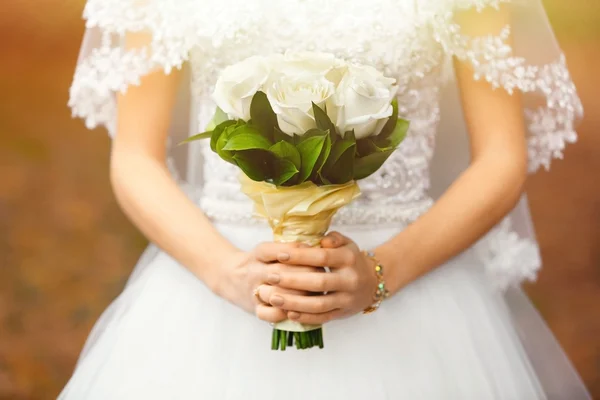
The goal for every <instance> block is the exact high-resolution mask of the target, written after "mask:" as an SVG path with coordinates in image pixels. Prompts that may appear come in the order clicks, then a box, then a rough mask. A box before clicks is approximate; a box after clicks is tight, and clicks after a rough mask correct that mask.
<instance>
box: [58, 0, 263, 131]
mask: <svg viewBox="0 0 600 400" xmlns="http://www.w3.org/2000/svg"><path fill="white" fill-rule="evenodd" d="M201 3H206V2H202V1H196V0H176V1H164V0H88V2H87V4H86V6H85V9H84V14H83V16H84V19H85V21H86V33H85V36H84V42H83V45H82V49H81V53H80V56H79V61H78V64H77V68H76V71H75V75H74V79H73V83H72V85H71V88H70V99H69V106H70V107H71V109H72V113H73V115H74V116H75V117H79V118H83V119H84V120H85V122H86V125H87V126H88V127H89V128H94V127H96V126H99V125H104V126H105V127H106V128H107V129H108V131H109V133H110V134H111V135H112V134H114V130H115V126H114V125H115V114H116V105H115V93H117V92H123V91H125V90H127V88H128V87H129V86H130V85H137V84H139V82H140V78H141V77H143V76H144V75H146V74H148V73H149V72H151V71H154V70H157V69H163V70H164V71H165V72H166V73H169V72H170V71H171V70H172V69H173V68H180V67H181V65H182V64H183V63H184V62H186V61H187V60H188V58H189V53H190V50H191V49H192V48H200V49H201V48H203V47H208V46H211V47H212V48H215V47H219V46H220V43H223V42H229V43H231V42H237V43H240V42H243V41H244V37H246V36H245V34H244V27H246V26H254V25H253V24H248V23H240V22H241V21H239V20H238V19H239V17H240V16H242V15H243V16H244V18H245V19H246V21H248V20H250V19H252V18H253V17H252V16H253V15H254V16H256V15H258V11H257V10H256V9H255V8H256V7H254V6H252V5H251V3H252V2H243V1H241V0H222V1H219V2H216V1H211V2H208V3H209V6H206V5H205V4H201ZM232 7H233V8H232ZM231 9H235V10H236V11H237V12H236V13H235V16H237V17H235V18H234V17H228V14H227V10H231ZM217 21H218V22H217ZM131 34H135V35H137V36H138V39H139V36H142V35H143V36H144V39H143V45H139V46H135V47H134V48H130V47H126V46H125V39H126V37H127V36H128V35H131ZM138 41H139V40H138Z"/></svg>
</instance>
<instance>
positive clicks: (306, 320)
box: [287, 310, 344, 325]
mask: <svg viewBox="0 0 600 400" xmlns="http://www.w3.org/2000/svg"><path fill="white" fill-rule="evenodd" d="M343 315H344V313H343V311H342V310H333V311H328V312H325V313H321V314H307V313H299V312H296V311H289V312H288V313H287V317H288V319H291V320H292V321H295V322H299V323H301V324H307V325H322V324H325V323H327V322H330V321H333V320H334V319H339V318H341V317H342V316H343Z"/></svg>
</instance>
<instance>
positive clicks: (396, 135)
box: [388, 118, 410, 148]
mask: <svg viewBox="0 0 600 400" xmlns="http://www.w3.org/2000/svg"><path fill="white" fill-rule="evenodd" d="M409 127H410V122H408V121H407V120H405V119H402V118H399V119H398V123H397V124H396V126H395V127H394V131H393V132H392V134H391V135H390V137H389V138H388V140H389V146H390V147H393V148H396V147H398V146H399V145H400V143H402V141H403V140H404V139H405V138H406V134H407V133H408V128H409Z"/></svg>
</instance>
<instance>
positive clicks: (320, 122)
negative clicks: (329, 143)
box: [312, 102, 336, 140]
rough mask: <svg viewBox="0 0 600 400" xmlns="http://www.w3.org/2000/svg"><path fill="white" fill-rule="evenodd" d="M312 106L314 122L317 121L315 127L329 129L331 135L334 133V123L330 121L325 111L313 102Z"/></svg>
mask: <svg viewBox="0 0 600 400" xmlns="http://www.w3.org/2000/svg"><path fill="white" fill-rule="evenodd" d="M312 108H313V114H314V116H315V122H316V123H317V128H318V129H319V130H321V131H329V132H330V133H331V134H332V135H335V134H336V129H335V125H334V124H333V122H331V119H330V118H329V116H328V115H327V111H325V110H323V109H321V107H319V106H318V105H316V104H315V103H314V102H313V103H312ZM334 140H335V139H334Z"/></svg>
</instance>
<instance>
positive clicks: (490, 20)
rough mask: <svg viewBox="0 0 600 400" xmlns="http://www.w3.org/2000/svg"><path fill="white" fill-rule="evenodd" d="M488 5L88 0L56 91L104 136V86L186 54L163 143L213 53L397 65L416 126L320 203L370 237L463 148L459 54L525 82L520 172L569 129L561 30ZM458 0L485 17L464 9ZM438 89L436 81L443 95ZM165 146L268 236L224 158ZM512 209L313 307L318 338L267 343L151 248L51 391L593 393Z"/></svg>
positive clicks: (229, 225)
mask: <svg viewBox="0 0 600 400" xmlns="http://www.w3.org/2000/svg"><path fill="white" fill-rule="evenodd" d="M500 3H502V4H504V3H506V4H504V6H506V7H512V6H513V4H512V3H511V2H509V1H503V2H500V1H497V0H369V1H366V0H285V1H281V2H278V4H274V1H273V0H89V1H88V4H87V6H86V9H85V18H86V19H87V23H88V31H87V33H86V37H85V41H84V46H83V49H82V53H81V57H80V60H79V65H78V68H77V71H76V74H75V78H74V82H73V85H72V88H71V100H70V106H71V107H72V108H73V112H74V115H76V116H78V117H82V118H84V119H85V120H86V122H87V124H88V126H90V127H94V126H96V125H104V126H106V127H107V129H108V130H109V132H110V133H111V134H114V133H115V132H114V131H115V128H114V122H115V113H116V109H115V101H114V93H115V92H116V91H123V90H126V89H127V87H128V86H129V85H131V84H137V83H138V81H139V78H140V77H141V76H143V75H144V74H146V73H148V72H150V71H153V70H155V69H157V68H164V69H165V71H167V72H168V71H169V70H170V69H171V68H174V67H180V66H182V65H183V64H184V63H185V67H186V69H187V70H188V72H189V74H188V77H189V79H186V80H185V81H184V82H183V84H182V88H181V93H180V95H181V96H180V100H181V101H180V103H179V105H178V107H177V109H176V111H175V118H174V124H173V129H172V137H173V140H174V141H177V140H179V139H180V138H182V137H185V136H187V135H189V134H195V133H197V132H199V131H202V129H203V127H204V126H205V125H206V124H207V122H208V121H209V119H210V117H211V116H212V113H213V111H214V107H215V106H214V104H213V102H212V101H211V98H210V92H211V90H212V87H213V85H214V82H215V80H216V78H217V76H218V74H219V71H220V70H221V69H222V68H224V67H225V66H227V65H229V64H231V63H234V62H236V61H239V60H241V59H243V58H246V57H248V56H251V55H256V54H269V53H273V52H283V51H285V50H286V49H295V50H318V51H325V52H331V53H334V54H335V55H336V56H338V57H341V58H344V59H347V60H351V61H358V62H361V63H368V64H372V65H374V66H375V67H377V68H379V69H381V70H383V71H385V73H386V74H387V75H389V76H392V77H395V78H397V80H398V84H399V87H400V90H399V93H398V100H399V104H400V112H401V115H402V116H403V117H405V118H407V119H409V120H410V121H411V129H410V132H409V136H408V138H407V139H406V140H405V142H404V143H403V144H402V145H401V147H400V149H399V150H398V151H397V152H396V153H395V154H394V155H392V157H391V158H390V159H389V160H388V162H387V163H386V164H385V165H384V167H383V168H382V169H381V170H380V171H378V172H377V173H376V174H375V175H373V176H371V177H370V178H368V179H366V180H364V181H363V182H361V189H362V191H363V195H362V196H361V197H360V198H359V199H358V200H357V201H356V202H355V203H354V204H352V205H351V206H349V207H347V208H345V209H343V210H342V211H341V212H340V213H339V215H338V216H337V219H336V221H335V226H334V228H335V229H337V230H340V231H341V232H343V233H345V234H346V235H348V236H350V237H351V238H353V239H354V240H356V241H357V243H358V244H359V245H360V246H361V247H362V248H366V249H368V248H372V247H374V246H377V245H378V244H380V243H382V242H384V241H385V240H387V239H388V238H390V237H391V236H393V235H395V234H396V233H398V232H399V231H400V230H402V229H403V228H404V227H406V226H407V225H408V224H410V223H412V222H413V221H415V220H416V219H417V218H419V216H420V215H422V214H423V213H425V212H427V210H428V208H429V207H430V206H431V205H432V204H433V202H434V200H435V198H436V197H437V196H439V194H440V193H442V192H443V190H444V188H445V187H446V186H447V185H448V184H449V182H450V181H451V180H452V178H453V177H454V176H456V174H457V173H459V172H460V171H461V169H462V168H464V167H465V165H466V162H467V161H468V154H467V152H466V150H465V147H464V145H465V140H466V139H465V137H464V125H463V124H462V116H461V115H460V109H459V108H458V107H457V104H458V101H457V100H456V98H455V97H453V96H455V95H456V94H455V93H453V92H452V89H453V88H455V85H454V84H453V80H452V69H451V65H450V64H449V63H448V60H449V59H450V58H452V57H456V58H458V59H460V60H462V61H464V62H468V63H471V65H472V66H473V69H474V73H475V75H476V78H483V79H486V80H487V81H488V82H489V83H490V85H492V86H494V87H496V88H500V89H498V90H508V91H510V92H513V91H520V92H521V93H522V96H523V99H524V105H525V107H526V109H525V110H524V113H525V114H524V115H525V117H526V122H527V125H528V127H529V137H528V145H529V149H530V152H529V154H530V169H531V171H535V170H536V169H538V167H539V166H546V167H547V166H548V165H549V162H550V159H551V158H552V157H559V156H560V155H561V154H562V149H563V148H564V146H565V143H568V142H572V141H574V140H575V139H576V135H575V132H574V124H575V121H576V119H577V118H579V117H580V116H581V112H582V110H581V104H580V102H579V99H578V97H577V94H576V91H575V87H574V85H573V83H572V82H571V79H570V77H569V73H568V70H567V67H566V63H565V60H564V57H563V56H562V55H561V53H560V52H559V50H558V49H557V48H552V49H551V48H549V47H548V46H546V47H545V49H544V50H543V51H539V48H540V47H543V46H541V45H539V43H538V44H536V45H533V44H534V43H537V42H535V40H537V39H539V38H541V37H542V36H544V38H545V40H546V41H547V42H546V44H548V43H549V44H550V45H551V46H554V45H555V42H554V39H553V37H552V35H551V31H550V30H549V27H548V25H547V21H546V20H545V15H544V13H543V10H542V9H541V8H539V7H540V5H539V4H538V2H537V1H533V0H528V1H521V0H519V1H515V4H514V7H512V8H500V9H497V8H496V7H497V6H499V5H500ZM470 8H472V9H474V10H476V11H481V12H482V13H481V14H478V15H480V16H481V17H477V18H475V19H472V18H466V19H464V20H461V18H459V17H460V15H459V14H460V13H461V12H462V10H467V9H470ZM506 10H509V13H507V12H506ZM476 11H473V12H476ZM534 17H536V18H537V19H536V20H535V21H534V19H533V18H534ZM462 21H467V22H462ZM482 21H484V22H485V23H480V22H482ZM498 21H500V22H502V27H501V28H500V29H497V28H496V22H498ZM534 22H535V23H534ZM486 29H489V32H488V31H486ZM127 32H144V33H145V34H147V36H148V44H147V45H146V46H144V47H142V48H138V49H124V48H123V46H122V45H121V43H122V39H123V37H124V35H125V34H126V33H127ZM511 32H512V33H513V35H512V36H511V35H510V33H511ZM536 51H538V53H536ZM442 87H447V88H450V89H449V90H450V92H449V93H450V94H449V95H450V97H449V98H446V97H445V96H446V94H445V92H443V91H442V90H441V88H442ZM442 128H443V129H442ZM442 131H443V132H442ZM436 140H437V148H436V151H435V156H434V143H435V142H436ZM169 161H170V163H171V164H172V167H173V174H174V177H175V178H176V179H178V181H179V182H180V183H181V187H182V189H183V190H185V191H186V192H187V193H188V194H189V196H190V197H191V198H192V199H194V201H196V202H197V204H198V206H199V207H201V209H202V210H203V211H204V212H205V213H206V214H207V215H208V216H209V217H210V218H211V219H212V220H213V221H214V223H215V224H216V226H217V227H218V228H219V230H220V231H221V232H222V233H223V234H224V235H225V236H226V237H227V238H229V239H230V240H231V241H232V242H233V243H234V244H235V245H237V246H239V247H240V248H242V249H251V248H252V247H253V246H255V245H256V244H257V243H259V242H261V241H267V240H270V239H271V238H270V231H269V229H268V227H267V226H266V225H265V224H264V223H263V222H261V221H256V220H254V219H252V217H251V216H252V208H251V203H250V202H249V201H248V200H247V199H246V198H245V196H244V195H242V194H241V193H240V191H239V185H238V183H237V171H236V170H235V169H234V168H233V167H232V166H231V165H229V164H226V163H225V162H223V161H222V160H220V159H219V158H218V157H217V156H215V155H214V154H212V153H211V152H210V150H209V149H208V148H207V147H206V146H205V145H204V144H194V145H191V146H185V147H178V148H173V149H172V151H171V157H170V159H169ZM527 218H528V212H527V205H526V201H525V200H523V202H522V203H521V204H520V205H519V207H518V208H517V209H516V210H515V212H514V213H513V214H511V215H510V216H508V217H507V218H506V219H505V220H504V221H503V222H502V223H501V224H499V225H498V226H497V227H496V228H494V229H493V230H492V231H491V232H490V233H489V234H487V235H486V236H485V237H484V238H482V239H481V240H480V241H479V242H478V243H477V244H475V245H474V246H473V247H472V248H471V249H469V250H467V251H465V252H464V253H463V254H461V255H459V256H457V257H456V258H454V259H452V260H451V261H449V262H447V263H446V264H445V265H442V266H440V267H439V268H437V269H436V270H434V271H433V272H431V273H429V274H428V275H426V276H424V277H423V278H421V279H419V280H417V281H415V282H413V283H412V284H410V285H409V286H408V287H406V288H404V289H403V290H402V291H401V292H400V293H398V294H397V295H396V296H394V297H393V298H391V299H389V300H387V301H386V302H384V304H383V306H382V308H381V309H380V310H379V311H377V312H376V313H374V314H370V315H367V316H365V315H356V316H354V317H351V318H349V319H345V320H340V321H335V322H332V323H330V324H328V325H326V326H325V331H324V336H325V348H324V349H323V350H317V349H313V350H309V351H297V350H295V349H288V351H286V352H274V351H271V350H270V335H271V327H270V326H269V325H268V324H266V323H264V322H261V321H259V320H258V319H257V318H255V317H254V316H252V315H249V314H246V313H244V312H242V311H241V310H239V309H237V308H236V307H234V306H233V305H231V304H229V303H227V302H226V301H224V300H222V299H220V298H218V297H217V296H215V295H214V294H213V293H211V292H210V291H209V290H208V289H207V288H206V287H205V286H204V285H203V283H202V282H200V281H199V280H198V279H197V278H195V277H194V276H193V275H192V274H191V273H190V272H188V271H187V270H186V268H185V267H184V266H182V265H180V264H178V263H177V262H176V261H175V260H174V259H172V258H171V257H170V256H169V255H168V254H166V253H164V252H162V251H161V250H159V249H157V248H156V247H155V246H150V247H149V249H148V250H147V251H146V252H145V253H144V254H143V256H142V257H141V259H140V261H139V263H138V265H137V266H136V268H135V270H134V272H133V274H132V276H131V278H130V280H129V282H128V284H127V286H126V288H125V289H124V291H123V293H122V294H121V295H120V296H119V297H118V298H117V299H116V300H115V301H114V302H113V304H112V305H111V306H110V307H109V308H108V310H106V312H105V313H104V314H103V315H102V317H101V318H100V320H99V321H98V323H97V324H96V326H95V327H94V329H93V331H92V333H91V334H90V337H89V339H88V342H87V343H86V345H85V348H84V350H83V353H82V355H81V358H80V360H79V362H78V364H77V367H76V369H75V372H74V374H73V377H72V378H71V379H70V381H69V382H68V384H67V385H66V387H65V389H64V390H63V392H62V393H61V394H60V397H59V398H60V399H62V400H96V399H98V400H124V399H127V400H131V399H140V400H154V399H161V400H163V399H211V400H213V399H215V400H217V399H218V400H238V399H244V400H251V399H260V400H271V399H290V400H291V399H303V400H305V399H309V398H310V399H328V400H341V399H344V400H347V399H356V400H359V399H360V400H371V399H372V400H380V399H410V400H439V399H457V400H540V399H556V400H581V399H588V398H589V395H588V393H587V392H586V389H585V388H584V386H583V384H582V383H581V381H580V379H579V377H578V376H577V374H576V373H575V371H574V369H573V368H572V366H571V365H570V363H569V361H568V359H567V358H566V356H565V355H564V354H563V352H562V350H561V349H560V347H559V346H558V344H557V343H556V341H555V340H554V338H553V336H552V334H551V333H550V332H549V330H548V328H547V327H546V325H545V324H544V322H543V321H542V319H541V318H540V317H539V315H538V314H537V312H536V311H535V310H534V308H533V307H532V305H531V304H530V302H529V301H528V300H527V298H526V297H525V295H524V294H523V292H522V291H521V290H520V289H518V284H519V282H521V281H522V280H523V279H530V280H531V279H533V278H534V277H535V274H536V271H537V269H538V268H539V266H540V260H539V255H538V248H537V244H536V242H535V238H534V237H533V236H532V231H531V230H530V229H528V220H527ZM439 223H440V225H443V224H444V223H445V221H439ZM188 239H189V240H194V239H193V238H188Z"/></svg>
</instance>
